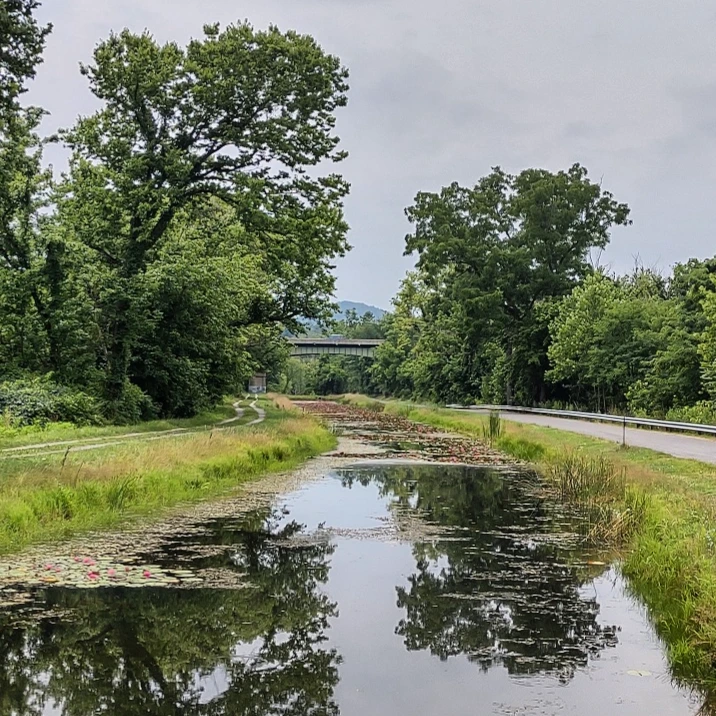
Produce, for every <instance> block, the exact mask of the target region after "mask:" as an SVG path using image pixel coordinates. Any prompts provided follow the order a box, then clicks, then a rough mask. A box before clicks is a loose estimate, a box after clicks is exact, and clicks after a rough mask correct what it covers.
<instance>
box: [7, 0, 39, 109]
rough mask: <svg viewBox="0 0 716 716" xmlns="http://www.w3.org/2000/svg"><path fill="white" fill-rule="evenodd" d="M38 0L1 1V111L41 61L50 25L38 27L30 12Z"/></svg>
mask: <svg viewBox="0 0 716 716" xmlns="http://www.w3.org/2000/svg"><path fill="white" fill-rule="evenodd" d="M39 6H40V2H39V0H4V1H3V3H2V5H0V37H2V38H3V41H2V43H0V114H1V113H4V112H5V111H7V110H8V109H9V108H11V107H12V105H13V104H14V102H15V100H16V99H17V97H18V96H19V95H20V94H21V93H22V92H24V91H25V82H26V81H27V80H28V79H32V78H33V77H34V76H35V69H36V67H37V65H38V64H39V63H40V62H42V51H43V49H44V47H45V38H46V37H47V35H48V34H49V32H50V31H51V29H52V26H47V27H40V26H39V25H38V23H37V20H36V19H35V17H34V15H33V13H34V11H35V10H36V9H37V8H38V7H39Z"/></svg>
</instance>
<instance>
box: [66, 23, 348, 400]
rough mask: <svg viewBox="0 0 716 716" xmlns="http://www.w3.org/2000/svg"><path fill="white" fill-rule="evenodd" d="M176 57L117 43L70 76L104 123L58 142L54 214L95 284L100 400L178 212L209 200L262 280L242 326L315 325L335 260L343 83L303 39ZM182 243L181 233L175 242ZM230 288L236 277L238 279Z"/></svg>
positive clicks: (86, 122) (93, 120)
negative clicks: (60, 167) (58, 207)
mask: <svg viewBox="0 0 716 716" xmlns="http://www.w3.org/2000/svg"><path fill="white" fill-rule="evenodd" d="M204 33H205V34H204V37H203V38H202V39H197V40H193V41H191V42H190V43H189V45H188V46H187V47H186V48H182V47H179V46H178V45H176V44H175V43H168V44H165V45H160V44H158V43H157V42H156V41H155V40H154V39H153V38H152V37H151V36H150V35H149V34H146V33H145V34H142V35H135V34H132V33H131V32H129V31H126V30H125V31H124V32H122V33H120V34H117V35H112V36H111V37H110V38H109V39H108V40H106V41H105V42H102V43H101V44H100V45H99V46H98V47H97V49H96V50H95V53H94V61H93V63H92V64H90V65H88V66H85V67H83V68H82V71H83V73H84V74H85V75H86V76H87V77H88V79H89V82H90V87H91V89H92V92H93V93H94V94H95V96H96V97H97V98H98V99H99V100H100V101H101V102H102V105H103V106H102V108H101V109H100V110H99V111H98V112H97V113H95V114H94V115H92V116H90V117H86V118H82V119H80V120H79V121H78V123H77V124H76V126H75V127H74V128H72V129H71V130H69V131H67V132H65V133H64V138H65V140H66V142H67V144H68V145H69V146H70V147H71V149H72V150H73V157H72V161H71V169H70V172H69V175H68V177H67V180H66V183H65V186H64V199H63V207H64V208H63V212H64V214H63V215H64V216H65V217H66V221H67V224H68V226H69V227H70V230H71V233H72V238H73V240H76V241H78V242H80V243H81V244H83V245H85V246H86V247H89V248H90V249H91V251H92V252H93V255H94V258H95V261H96V263H97V266H98V272H99V274H101V275H102V277H103V280H102V285H101V288H100V300H99V304H98V305H99V310H100V312H101V314H102V320H101V323H102V325H103V341H104V344H103V349H102V351H101V352H100V357H101V361H102V363H103V369H104V372H105V381H104V382H105V386H104V390H105V393H106V395H107V397H108V398H110V399H112V400H116V399H118V398H119V397H120V396H121V395H122V393H123V391H124V390H125V388H126V385H127V381H128V377H129V375H130V367H131V364H132V360H133V354H134V349H135V347H136V345H137V342H138V341H139V340H140V337H141V335H142V326H143V325H146V320H147V316H145V315H141V311H142V310H143V308H144V307H145V306H144V304H143V303H142V301H140V300H139V296H140V294H141V292H142V291H141V284H142V282H143V281H145V280H146V279H145V278H144V274H145V273H146V271H147V269H148V267H149V266H150V265H151V264H152V262H153V261H154V260H155V259H156V258H157V256H159V255H160V254H161V252H162V251H163V247H164V244H165V243H166V241H167V237H168V236H169V234H170V233H171V231H172V230H173V227H174V228H176V227H177V221H178V217H179V216H180V214H181V212H182V211H184V210H186V209H188V208H191V207H195V206H197V205H199V206H201V205H202V203H203V202H206V201H207V199H214V200H218V201H220V202H221V203H222V204H223V205H224V206H225V207H228V208H229V209H230V210H231V211H232V212H233V214H234V217H235V220H236V222H237V223H238V224H240V225H241V226H242V227H243V230H244V237H243V238H244V246H245V248H246V250H247V251H248V252H252V253H254V254H255V255H256V256H257V257H258V258H259V264H260V269H261V270H263V271H264V272H265V273H266V274H267V275H270V276H271V277H272V282H271V290H270V291H268V292H261V293H260V294H258V295H257V296H256V297H255V300H254V301H253V303H252V306H251V308H250V310H249V311H247V312H246V316H245V319H244V323H245V324H250V323H262V324H266V323H271V322H282V323H284V324H291V323H292V322H293V321H295V320H296V319H297V318H298V317H300V316H303V317H308V318H314V317H321V316H322V315H324V313H325V311H326V310H327V305H328V297H329V295H330V294H331V292H332V290H333V286H334V279H333V276H332V275H331V273H330V268H331V261H332V259H333V258H334V257H336V256H339V255H342V254H343V253H344V252H345V250H346V249H347V248H348V247H347V243H346V239H345V235H346V230H347V226H346V224H345V222H344V220H343V212H342V199H343V197H344V196H345V194H346V193H347V190H348V187H347V184H346V183H345V182H344V181H343V179H342V178H341V177H340V176H338V175H336V174H325V173H323V171H322V167H320V166H319V165H321V164H323V163H325V162H337V161H340V160H341V159H342V158H343V156H344V154H343V153H342V152H340V151H339V150H338V143H339V139H338V137H337V136H335V134H334V131H333V130H334V124H335V110H336V109H337V108H339V107H341V106H343V105H344V104H345V103H346V91H347V83H346V80H347V72H346V70H345V69H344V68H343V67H342V66H341V64H340V62H339V60H338V59H337V58H336V57H333V56H331V55H328V54H326V53H325V52H324V51H323V50H322V49H321V48H320V47H319V45H318V44H317V43H316V42H315V41H314V40H313V39H312V38H311V37H308V36H304V35H299V34H296V33H295V32H287V33H282V32H280V31H279V30H278V29H277V28H275V27H271V28H269V29H268V30H267V31H256V30H254V29H253V28H252V27H251V26H250V25H248V24H237V25H231V26H229V27H227V28H225V29H223V30H222V29H221V28H219V26H216V25H213V26H207V27H205V29H204ZM176 230H177V231H181V229H178V228H177V229H176ZM236 280H237V281H240V280H241V278H240V276H236Z"/></svg>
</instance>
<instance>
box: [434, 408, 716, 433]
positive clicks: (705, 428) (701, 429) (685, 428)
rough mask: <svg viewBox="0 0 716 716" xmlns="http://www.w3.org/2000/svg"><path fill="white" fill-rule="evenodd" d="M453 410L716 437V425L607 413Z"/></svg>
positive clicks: (512, 409)
mask: <svg viewBox="0 0 716 716" xmlns="http://www.w3.org/2000/svg"><path fill="white" fill-rule="evenodd" d="M446 407H448V408H451V409H452V410H496V411H498V412H501V413H534V414H536V415H549V416H551V417H553V418H572V419H573V420H591V421H593V422H598V423H614V424H616V425H621V426H623V427H633V428H657V429H659V430H676V431H679V432H689V433H700V434H703V435H716V425H703V424H701V423H680V422H675V421H671V420H653V419H652V418H632V417H629V416H628V415H608V414H607V413H585V412H581V411H579V410H549V409H547V408H524V407H522V406H518V405H468V406H464V405H448V406H446Z"/></svg>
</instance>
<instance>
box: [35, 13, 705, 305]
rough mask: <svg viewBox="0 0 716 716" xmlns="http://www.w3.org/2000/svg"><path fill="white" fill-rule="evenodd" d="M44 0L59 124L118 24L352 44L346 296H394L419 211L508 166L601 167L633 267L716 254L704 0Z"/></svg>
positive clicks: (84, 103) (47, 97) (45, 95)
mask: <svg viewBox="0 0 716 716" xmlns="http://www.w3.org/2000/svg"><path fill="white" fill-rule="evenodd" d="M42 12H43V14H44V16H45V17H46V18H47V19H51V20H52V21H53V22H54V24H55V32H54V34H53V36H52V38H51V40H50V44H49V46H48V51H47V59H46V63H45V65H44V66H43V67H42V69H41V72H40V75H39V77H38V80H37V83H36V86H35V87H34V90H33V93H32V99H33V101H35V102H37V103H40V104H42V105H43V106H45V107H47V108H48V109H49V110H50V111H51V112H52V117H51V119H50V120H49V121H48V129H54V128H55V127H56V126H61V125H67V124H70V123H71V122H72V121H73V120H74V118H75V117H76V115H77V114H78V113H86V112H89V111H91V110H92V108H93V106H94V103H93V100H92V98H91V97H90V96H89V93H88V92H87V89H86V84H85V81H84V79H83V78H81V77H80V76H79V74H78V72H77V64H78V62H79V61H87V60H88V59H89V57H90V56H91V52H92V48H93V46H94V45H95V44H96V42H97V41H98V40H99V39H100V38H102V37H104V36H106V35H107V34H108V33H109V31H110V29H116V30H119V29H121V28H122V27H124V26H129V27H130V28H131V29H133V30H135V31H141V30H143V29H145V28H148V29H149V30H151V31H152V32H153V33H154V34H155V35H156V36H157V38H158V39H160V40H168V39H176V40H177V41H179V42H186V40H187V39H188V38H189V37H191V36H197V35H199V34H200V33H201V27H202V25H203V24H204V23H205V22H215V21H220V22H222V23H224V24H226V23H228V22H233V21H236V20H240V19H244V18H248V19H249V20H250V21H251V22H253V23H254V25H256V26H258V27H261V26H265V25H267V24H268V23H270V22H273V23H276V24H278V25H279V26H280V27H282V28H289V27H291V28H295V29H296V30H298V31H301V32H308V33H311V34H312V35H314V36H315V37H316V38H318V40H319V41H320V42H321V44H322V45H323V46H324V48H325V49H326V50H328V51H330V52H332V53H334V54H337V55H339V56H340V57H341V58H342V60H343V61H344V62H345V64H346V65H347V66H348V67H349V68H350V71H351V93H350V102H349V106H348V107H347V108H346V109H345V110H342V112H341V115H340V118H339V131H340V134H341V137H342V138H343V140H344V145H345V148H346V149H348V150H349V151H350V155H351V156H350V158H349V159H348V160H347V161H346V162H345V163H344V165H343V167H342V171H343V172H344V173H345V175H346V176H347V178H348V179H349V180H350V181H351V183H352V186H353V192H352V195H351V197H350V198H349V200H348V202H347V206H346V209H347V216H348V219H349V221H350V223H351V226H352V231H351V236H350V239H351V243H352V244H353V245H354V247H355V249H354V251H353V252H351V254H350V255H349V256H348V257H347V258H346V259H344V260H343V261H341V262H340V263H339V267H338V276H339V295H340V296H341V297H342V298H353V299H357V300H367V301H370V302H375V303H378V304H380V305H384V306H385V305H387V303H388V301H389V298H390V296H391V295H393V293H394V292H395V290H396V288H397V285H398V282H399V280H400V278H401V277H402V275H403V273H404V271H405V269H406V268H408V267H409V266H410V261H408V260H406V259H404V258H403V257H402V251H403V237H404V235H405V233H406V231H407V230H408V228H409V227H408V225H407V222H406V220H405V217H404V214H403V209H404V207H405V206H406V205H408V204H409V203H410V202H411V200H412V197H413V196H414V195H415V193H416V192H417V191H419V190H433V189H439V188H440V187H441V186H443V185H445V184H447V183H449V182H451V181H453V180H458V181H461V182H463V183H467V184H469V183H473V182H475V181H476V180H477V179H478V178H479V177H480V176H481V175H483V174H484V173H486V172H487V171H489V169H490V167H491V166H492V165H494V164H500V165H502V166H504V167H505V168H506V169H508V170H511V171H519V170H520V169H522V168H524V167H527V166H536V165H539V166H545V167H547V168H550V169H558V168H561V167H564V166H567V165H570V164H572V163H573V162H575V161H580V162H582V163H583V164H585V165H586V166H587V167H588V168H589V169H590V171H591V173H592V175H593V176H594V177H596V178H601V179H602V180H603V183H604V186H605V187H607V188H609V189H610V190H612V191H613V192H614V194H615V195H616V196H617V198H619V199H620V200H623V201H627V202H628V203H629V204H630V205H631V207H632V212H633V213H632V215H633V219H634V225H633V226H632V227H629V228H628V229H623V230H621V229H620V230H619V231H617V232H615V234H614V238H613V241H612V245H611V247H610V248H609V250H608V251H607V252H606V255H605V257H604V259H603V260H604V261H607V262H609V263H611V265H612V266H613V267H614V268H615V269H617V270H626V269H628V268H629V267H630V266H631V264H632V261H633V256H635V255H639V256H641V258H642V260H643V261H644V262H645V263H646V264H649V265H652V264H657V265H659V266H661V267H662V268H664V269H667V268H668V267H669V265H670V264H672V263H673V262H674V261H679V260H685V259H686V258H688V257H689V256H692V255H695V256H706V255H713V254H714V253H716V242H714V240H713V239H712V228H711V227H712V225H713V224H714V212H715V208H714V206H715V205H716V202H714V199H713V197H714V193H715V191H716V161H715V159H716V142H715V141H714V138H715V137H716V43H714V42H713V30H714V24H716V12H715V11H714V10H713V8H712V7H710V4H709V3H704V2H703V0H681V1H680V2H679V3H654V2H653V1H652V0H630V2H628V3H625V2H623V1H622V0H581V1H580V2H570V0H501V1H500V2H498V1H497V0H481V1H479V2H476V1H475V0H443V2H440V3H436V2H432V1H429V0H384V1H382V2H381V1H379V0H300V1H299V0H262V1H261V2H258V0H253V1H252V0H234V1H232V2H228V1H227V0H202V2H200V3H197V2H195V0H152V2H147V1H146V0H103V2H97V0H45V2H44V8H43V10H42ZM53 161H56V162H57V163H61V161H62V156H61V155H60V154H57V155H56V156H53Z"/></svg>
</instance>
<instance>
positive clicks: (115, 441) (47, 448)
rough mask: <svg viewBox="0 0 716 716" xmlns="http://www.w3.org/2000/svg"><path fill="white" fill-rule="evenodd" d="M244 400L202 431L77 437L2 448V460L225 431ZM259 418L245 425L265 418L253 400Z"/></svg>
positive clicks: (239, 414)
mask: <svg viewBox="0 0 716 716" xmlns="http://www.w3.org/2000/svg"><path fill="white" fill-rule="evenodd" d="M241 402H242V401H236V402H235V403H234V404H233V406H232V407H233V408H234V411H235V413H236V414H235V415H234V416H233V417H231V418H226V419H225V420H221V421H220V422H218V423H216V424H215V425H203V426H201V427H199V428H172V429H170V430H149V431H147V432H133V433H121V434H119V435H102V436H96V437H87V438H77V439H75V440H55V441H50V442H44V443H34V444H32V445H20V446H18V447H11V448H3V449H2V450H0V460H11V459H13V460H16V459H19V458H25V457H28V458H36V457H44V456H46V455H62V454H64V453H66V452H70V451H71V452H85V451H87V450H99V449H101V448H107V447H114V446H115V445H122V444H123V443H128V442H151V441H154V440H166V439H168V438H178V437H184V436H187V435H194V434H196V433H200V432H206V431H207V430H223V429H227V428H231V427H233V423H236V422H238V421H240V420H241V419H242V418H243V417H244V415H245V413H246V411H245V409H244V408H242V407H240V406H241ZM249 407H250V408H251V409H252V410H253V411H254V412H255V413H256V415H257V416H258V417H257V418H256V419H255V420H252V421H251V422H249V423H246V426H247V427H248V426H249V425H258V424H259V423H262V422H263V421H264V420H265V419H266V411H265V410H263V408H259V407H258V405H257V401H256V400H254V402H253V403H251V405H250V406H249Z"/></svg>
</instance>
